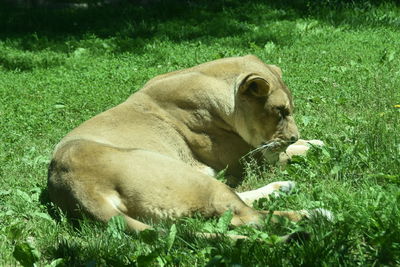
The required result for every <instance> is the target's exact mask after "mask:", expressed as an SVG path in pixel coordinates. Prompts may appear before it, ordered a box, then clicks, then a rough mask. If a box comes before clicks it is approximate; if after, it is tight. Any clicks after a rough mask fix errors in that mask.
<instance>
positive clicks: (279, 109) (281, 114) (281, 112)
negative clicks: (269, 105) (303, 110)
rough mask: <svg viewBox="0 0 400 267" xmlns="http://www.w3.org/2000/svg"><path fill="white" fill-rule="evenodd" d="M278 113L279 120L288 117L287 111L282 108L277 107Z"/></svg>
mask: <svg viewBox="0 0 400 267" xmlns="http://www.w3.org/2000/svg"><path fill="white" fill-rule="evenodd" d="M277 109H278V113H279V116H280V117H281V118H285V117H287V116H289V115H290V112H289V109H287V108H286V107H284V106H281V107H278V108H277Z"/></svg>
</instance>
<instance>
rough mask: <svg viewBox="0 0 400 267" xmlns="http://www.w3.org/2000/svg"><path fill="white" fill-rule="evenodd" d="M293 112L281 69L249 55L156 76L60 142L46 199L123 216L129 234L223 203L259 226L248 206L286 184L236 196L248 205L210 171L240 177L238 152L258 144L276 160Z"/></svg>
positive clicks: (102, 216)
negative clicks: (146, 221) (270, 146)
mask: <svg viewBox="0 0 400 267" xmlns="http://www.w3.org/2000/svg"><path fill="white" fill-rule="evenodd" d="M292 112H293V102H292V96H291V94H290V92H289V90H288V89H287V87H286V86H285V84H284V83H283V81H282V79H281V71H280V69H279V68H278V67H276V66H273V65H266V64H264V63H263V62H262V61H261V60H259V59H258V58H256V57H255V56H245V57H236V58H226V59H221V60H216V61H212V62H209V63H205V64H201V65H199V66H195V67H193V68H189V69H185V70H181V71H176V72H172V73H168V74H164V75H160V76H157V77H155V78H154V79H152V80H150V81H149V82H148V83H147V84H145V86H144V87H143V88H142V89H141V90H139V91H138V92H136V93H135V94H133V95H132V96H131V97H129V98H128V99H127V100H126V101H125V102H124V103H122V104H120V105H118V106H116V107H114V108H112V109H110V110H107V111H105V112H103V113H101V114H99V115H97V116H95V117H94V118H92V119H90V120H88V121H86V122H84V123H83V124H82V125H80V126H79V127H77V128H75V129H74V130H73V131H71V132H70V133H69V134H68V135H67V136H66V137H64V138H63V139H62V140H61V142H60V143H59V144H58V145H57V146H56V148H55V151H54V154H53V159H52V162H51V164H50V167H49V179H48V189H49V193H50V198H51V200H52V201H53V202H54V203H55V204H56V205H58V206H59V207H60V208H61V209H62V210H64V211H66V212H67V213H68V214H69V215H71V216H73V217H79V216H80V214H81V213H85V214H87V215H89V216H91V217H93V218H94V219H96V220H100V221H104V222H106V221H108V220H109V219H110V218H111V217H112V216H115V215H123V216H124V217H125V219H126V222H127V225H128V227H129V228H130V229H132V230H136V231H141V230H144V229H146V228H148V227H150V226H149V225H147V224H144V223H142V222H141V220H142V219H152V220H153V221H157V220H160V219H164V218H177V217H182V216H191V215H193V214H195V213H200V214H202V215H203V216H206V217H211V216H219V215H221V214H222V213H224V212H225V211H227V210H232V211H233V214H234V216H233V219H232V224H233V225H242V224H258V223H259V220H260V219H262V218H264V216H265V212H260V211H256V210H254V209H253V208H251V207H250V206H249V205H251V203H252V202H253V201H254V200H256V199H258V198H261V197H266V196H268V194H271V193H273V192H274V191H276V190H279V189H280V187H281V186H286V184H285V182H283V184H281V185H279V184H275V185H273V187H271V186H270V187H268V188H266V189H265V190H264V189H263V190H261V189H260V190H258V191H254V192H253V191H251V193H249V194H247V195H246V194H244V195H242V197H243V196H245V197H243V198H245V199H244V200H245V201H246V203H247V204H248V205H247V204H245V202H244V201H243V200H242V198H241V195H240V194H243V193H235V192H234V191H233V190H232V189H231V188H229V187H228V186H227V185H225V184H223V183H221V182H219V181H218V180H216V179H214V178H213V177H212V176H211V175H212V174H213V173H214V172H215V171H219V170H222V169H225V168H226V167H228V168H227V172H228V174H230V175H232V176H236V177H240V176H241V175H242V172H243V169H242V166H241V165H240V164H239V159H240V158H241V157H243V156H244V155H246V154H248V153H249V151H251V150H253V149H254V148H257V147H259V146H260V145H262V144H264V143H268V144H269V143H273V144H274V146H273V149H271V150H268V151H267V152H265V156H266V157H267V158H268V157H270V158H275V159H277V157H278V156H279V154H280V153H281V152H283V151H285V149H286V148H287V147H288V145H289V144H291V143H293V142H295V141H297V140H298V137H299V134H298V131H297V127H296V125H295V123H294V120H293V117H292ZM271 188H273V190H271ZM276 214H277V215H280V216H285V217H288V218H290V219H292V220H295V221H297V220H299V219H300V218H301V217H304V216H306V213H305V212H304V211H299V212H276Z"/></svg>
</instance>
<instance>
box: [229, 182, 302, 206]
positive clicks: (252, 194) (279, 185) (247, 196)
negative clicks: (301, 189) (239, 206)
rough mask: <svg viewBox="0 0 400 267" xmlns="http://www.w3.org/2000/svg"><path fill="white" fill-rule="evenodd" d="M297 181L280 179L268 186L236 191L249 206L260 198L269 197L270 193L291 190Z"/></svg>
mask: <svg viewBox="0 0 400 267" xmlns="http://www.w3.org/2000/svg"><path fill="white" fill-rule="evenodd" d="M295 185H296V183H295V182H293V181H279V182H273V183H270V184H268V185H266V186H263V187H260V188H258V189H255V190H251V191H246V192H241V193H236V194H237V195H238V196H239V197H240V198H241V199H242V200H243V202H244V203H246V204H247V205H249V206H252V205H253V202H254V201H256V200H258V199H260V198H267V199H269V196H270V195H272V194H273V195H275V196H277V195H279V192H280V191H281V192H290V191H291V190H292V189H293V188H294V187H295Z"/></svg>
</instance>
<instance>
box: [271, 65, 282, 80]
mask: <svg viewBox="0 0 400 267" xmlns="http://www.w3.org/2000/svg"><path fill="white" fill-rule="evenodd" d="M268 66H269V67H270V68H271V69H272V71H273V72H275V74H278V76H279V77H281V78H282V70H281V68H279V67H278V66H276V65H268Z"/></svg>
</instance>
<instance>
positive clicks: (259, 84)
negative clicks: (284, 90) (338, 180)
mask: <svg viewBox="0 0 400 267" xmlns="http://www.w3.org/2000/svg"><path fill="white" fill-rule="evenodd" d="M269 88H270V87H269V83H268V81H267V80H265V79H263V78H261V77H259V76H253V75H250V76H247V77H246V78H245V79H244V81H243V82H242V84H241V85H240V88H239V93H241V94H246V95H252V96H255V97H266V96H267V95H268V93H269Z"/></svg>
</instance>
